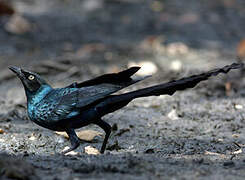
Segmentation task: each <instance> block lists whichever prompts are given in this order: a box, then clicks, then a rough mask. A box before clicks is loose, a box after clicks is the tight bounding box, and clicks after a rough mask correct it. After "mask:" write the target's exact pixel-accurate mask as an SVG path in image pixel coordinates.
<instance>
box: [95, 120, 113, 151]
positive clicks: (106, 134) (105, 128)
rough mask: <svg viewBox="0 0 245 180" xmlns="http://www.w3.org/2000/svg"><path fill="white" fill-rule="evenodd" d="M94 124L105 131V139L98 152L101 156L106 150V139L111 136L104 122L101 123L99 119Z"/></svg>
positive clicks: (109, 129) (109, 127)
mask: <svg viewBox="0 0 245 180" xmlns="http://www.w3.org/2000/svg"><path fill="white" fill-rule="evenodd" d="M94 124H96V125H98V126H99V127H101V128H102V129H103V130H104V131H105V138H104V141H103V144H102V147H101V150H100V153H101V154H103V153H104V151H105V148H106V144H107V141H108V138H109V136H110V134H111V126H110V125H109V124H108V123H106V122H105V121H103V120H102V119H99V120H98V121H96V122H94Z"/></svg>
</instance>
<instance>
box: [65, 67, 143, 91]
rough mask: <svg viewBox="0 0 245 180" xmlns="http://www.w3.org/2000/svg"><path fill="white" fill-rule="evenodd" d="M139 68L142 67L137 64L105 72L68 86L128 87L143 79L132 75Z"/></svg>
mask: <svg viewBox="0 0 245 180" xmlns="http://www.w3.org/2000/svg"><path fill="white" fill-rule="evenodd" d="M139 69H140V67H137V66H135V67H131V68H129V69H126V70H124V71H121V72H118V73H111V74H104V75H102V76H98V77H96V78H94V79H90V80H87V81H84V82H80V83H77V82H74V83H72V84H71V85H69V86H67V88H82V87H88V86H94V85H99V84H114V85H121V86H125V87H126V86H129V85H131V84H134V83H136V82H138V81H139V80H141V79H133V78H131V76H132V75H133V74H135V73H136V72H137V71H138V70H139Z"/></svg>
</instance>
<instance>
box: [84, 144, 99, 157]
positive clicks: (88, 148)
mask: <svg viewBox="0 0 245 180" xmlns="http://www.w3.org/2000/svg"><path fill="white" fill-rule="evenodd" d="M85 153H87V154H92V155H98V154H100V152H99V150H98V149H96V148H94V147H92V146H86V147H85Z"/></svg>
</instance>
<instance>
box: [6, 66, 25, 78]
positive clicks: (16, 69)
mask: <svg viewBox="0 0 245 180" xmlns="http://www.w3.org/2000/svg"><path fill="white" fill-rule="evenodd" d="M9 69H10V70H11V71H13V72H14V73H15V74H16V75H17V76H18V77H19V78H23V76H24V75H23V73H22V70H21V68H19V67H16V66H10V67H9Z"/></svg>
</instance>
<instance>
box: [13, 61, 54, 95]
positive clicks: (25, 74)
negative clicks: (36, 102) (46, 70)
mask: <svg viewBox="0 0 245 180" xmlns="http://www.w3.org/2000/svg"><path fill="white" fill-rule="evenodd" d="M9 69H10V70H11V71H13V72H14V73H15V74H16V75H17V76H18V77H19V79H20V80H21V82H22V84H23V86H24V88H25V91H26V93H28V94H35V92H37V91H38V90H39V89H40V88H42V87H44V86H48V87H50V86H49V85H48V83H47V82H46V81H45V80H44V79H43V78H41V77H40V76H39V75H38V74H37V73H34V72H31V71H26V70H24V69H21V68H19V67H16V66H10V67H9Z"/></svg>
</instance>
